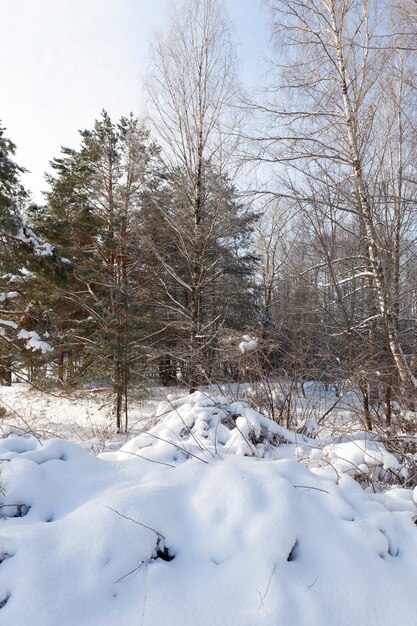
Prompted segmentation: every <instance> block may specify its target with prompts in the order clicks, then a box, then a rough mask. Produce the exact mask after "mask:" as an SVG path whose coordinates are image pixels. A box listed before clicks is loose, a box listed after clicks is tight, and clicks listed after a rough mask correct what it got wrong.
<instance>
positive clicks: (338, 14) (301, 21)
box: [256, 0, 417, 404]
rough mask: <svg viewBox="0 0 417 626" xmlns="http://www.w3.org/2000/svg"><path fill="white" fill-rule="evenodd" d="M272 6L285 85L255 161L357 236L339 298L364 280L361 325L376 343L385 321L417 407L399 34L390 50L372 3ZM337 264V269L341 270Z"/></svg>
mask: <svg viewBox="0 0 417 626" xmlns="http://www.w3.org/2000/svg"><path fill="white" fill-rule="evenodd" d="M268 5H269V6H270V8H271V11H272V15H273V18H274V22H273V24H274V26H273V27H274V37H275V41H276V43H277V50H279V52H280V55H281V56H280V60H279V61H278V62H277V63H276V68H277V69H278V76H279V79H278V81H279V82H278V84H277V83H276V82H275V83H274V85H273V88H272V90H271V93H272V92H273V96H274V97H273V98H272V97H271V98H269V101H268V102H267V103H266V104H265V105H264V106H263V110H264V112H266V113H267V114H268V123H269V128H268V129H267V130H266V132H265V135H264V136H259V137H258V144H257V145H258V146H260V148H259V151H258V153H257V155H256V157H257V158H258V159H259V160H261V161H262V160H264V161H269V162H275V163H279V164H281V168H280V173H281V175H280V181H281V190H280V191H279V192H278V193H281V194H282V195H286V197H291V198H292V199H293V201H294V205H296V206H298V208H299V209H300V210H303V211H305V212H310V213H311V212H312V211H313V209H314V210H317V209H318V210H319V211H320V212H321V214H322V216H323V217H325V218H326V220H328V221H329V222H330V223H333V224H339V225H340V227H341V228H348V229H349V230H350V231H351V232H352V233H354V234H355V236H356V237H357V241H358V245H357V264H356V267H355V269H354V270H353V274H352V275H351V276H344V277H341V276H340V273H339V272H337V271H333V275H332V281H333V283H334V286H335V288H337V289H336V291H337V290H339V296H338V298H339V300H340V297H343V296H342V295H341V291H340V287H341V285H342V284H346V282H350V283H353V282H358V281H360V282H361V283H362V285H363V287H364V289H367V290H368V292H369V294H370V296H369V304H368V310H367V314H366V315H365V317H364V319H363V320H362V324H365V325H367V326H368V329H369V342H370V345H371V343H372V341H374V340H375V337H376V332H377V327H376V325H375V320H377V323H378V326H379V327H380V328H381V331H382V333H383V336H384V337H385V340H386V344H387V347H388V350H389V353H390V358H391V359H392V361H393V363H394V364H395V369H396V371H397V373H398V376H399V378H400V379H401V381H402V385H403V387H404V388H405V390H406V394H407V396H408V398H409V401H410V404H413V400H414V395H415V391H416V389H417V381H416V378H415V377H414V375H413V372H412V370H411V367H410V363H409V360H408V359H407V358H406V356H405V353H404V349H403V345H402V341H401V338H400V334H399V326H398V317H399V304H400V296H399V289H400V274H399V272H400V270H399V268H400V262H401V254H402V250H401V245H400V239H401V234H402V232H403V231H402V229H403V226H404V216H405V215H406V214H407V212H406V210H405V209H406V207H407V206H409V204H408V203H409V202H410V199H411V198H412V195H413V191H412V190H411V189H408V191H407V193H406V186H405V185H404V180H405V175H404V172H405V169H407V166H406V165H405V164H404V162H403V156H404V150H403V149H404V146H405V141H404V124H405V120H406V116H407V114H410V115H411V116H413V111H412V108H408V109H407V113H406V114H404V112H405V108H404V103H405V100H404V97H403V92H402V91H401V89H402V87H401V81H400V80H399V81H398V82H396V84H395V86H394V87H392V86H391V96H389V94H388V91H387V81H388V72H389V71H391V69H392V66H393V57H394V56H395V55H396V54H397V49H396V47H395V46H396V45H397V46H399V42H398V41H397V42H395V41H394V38H393V37H391V38H390V42H391V45H390V46H383V45H382V44H381V41H383V40H384V38H383V36H384V35H385V34H386V29H387V23H386V22H382V21H381V18H382V16H383V12H384V9H387V6H388V5H387V3H385V2H375V1H374V0H358V1H357V2H351V1H350V0H296V1H293V0H291V1H290V0H269V2H268ZM284 98H285V99H284ZM388 101H389V102H388ZM388 104H389V106H388ZM387 111H391V112H390V113H389V114H387ZM387 119H389V120H390V122H389V124H388V126H387ZM271 125H273V131H272V132H271ZM394 136H395V140H394ZM395 142H396V146H395V145H394V144H395ZM401 150H403V152H401ZM394 155H395V158H394ZM390 157H391V158H390ZM389 163H390V166H391V171H390V172H389V168H388V164H389ZM283 165H285V166H286V171H285V173H284V174H282V169H283ZM407 165H408V167H409V163H408V164H407ZM383 189H385V191H386V193H385V196H383V191H382V190H383ZM383 197H384V202H383V201H382V198H383ZM346 218H348V222H349V223H347V222H346ZM330 261H331V262H330V264H328V267H329V269H330V268H332V267H333V268H334V267H335V262H334V260H330ZM339 262H340V261H339V260H338V263H339ZM373 352H374V353H376V350H373Z"/></svg>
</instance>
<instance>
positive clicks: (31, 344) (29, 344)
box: [17, 328, 53, 354]
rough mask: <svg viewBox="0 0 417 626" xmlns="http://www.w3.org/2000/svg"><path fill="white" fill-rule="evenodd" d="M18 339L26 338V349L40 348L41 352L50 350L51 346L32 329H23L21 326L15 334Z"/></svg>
mask: <svg viewBox="0 0 417 626" xmlns="http://www.w3.org/2000/svg"><path fill="white" fill-rule="evenodd" d="M17 337H18V339H27V341H26V346H25V347H26V349H27V350H32V351H34V350H40V351H41V352H42V354H45V352H52V350H53V348H52V346H50V345H49V343H47V342H46V341H42V339H41V338H40V336H39V335H38V333H37V332H36V331H34V330H25V329H24V328H22V329H21V330H20V331H19V332H18V335H17Z"/></svg>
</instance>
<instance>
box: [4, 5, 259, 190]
mask: <svg viewBox="0 0 417 626" xmlns="http://www.w3.org/2000/svg"><path fill="white" fill-rule="evenodd" d="M224 1H225V3H226V6H227V8H228V12H229V15H230V17H231V19H232V21H233V23H234V34H233V35H234V40H235V42H236V44H237V49H238V55H239V58H240V73H241V79H242V83H243V85H244V86H245V87H246V88H248V89H253V88H254V87H255V86H258V85H259V81H260V76H261V75H262V73H263V72H264V71H265V65H264V63H263V58H264V57H265V54H266V53H267V47H268V40H269V33H268V29H267V17H268V16H267V14H266V12H265V11H264V9H263V8H262V3H261V0H224ZM168 2H169V0H0V123H1V125H2V126H3V127H6V129H7V132H6V135H7V136H8V137H9V138H10V139H11V140H12V141H13V142H14V143H15V144H16V145H17V153H16V160H17V161H18V163H19V164H20V165H22V166H24V167H26V168H27V169H28V170H30V173H28V174H26V175H25V177H24V183H25V185H26V186H28V187H29V188H30V189H31V191H32V195H33V198H34V200H35V201H38V202H41V201H42V195H41V191H42V190H45V189H46V188H47V185H46V183H45V181H44V172H45V171H46V170H48V168H49V161H50V160H51V159H52V158H54V157H56V156H58V155H59V152H60V147H61V146H62V145H66V146H71V147H74V148H76V147H77V146H78V145H79V137H78V132H77V131H78V129H86V128H91V127H92V124H93V121H94V119H96V118H97V117H98V115H99V113H100V111H101V110H102V109H103V108H104V109H106V110H107V111H108V112H109V113H110V115H111V117H113V118H118V117H120V116H121V115H127V114H128V113H129V112H131V111H132V112H133V113H135V114H136V115H139V116H140V115H141V114H143V113H144V107H145V98H144V92H143V88H142V81H143V78H144V77H145V75H146V68H147V65H148V62H149V44H150V41H151V39H152V34H153V33H154V32H155V31H157V30H161V29H163V28H164V26H165V25H166V9H167V5H168Z"/></svg>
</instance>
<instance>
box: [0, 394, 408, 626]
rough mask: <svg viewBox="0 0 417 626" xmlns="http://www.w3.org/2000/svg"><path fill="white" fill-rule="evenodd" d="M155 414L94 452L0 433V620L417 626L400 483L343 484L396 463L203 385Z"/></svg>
mask: <svg viewBox="0 0 417 626" xmlns="http://www.w3.org/2000/svg"><path fill="white" fill-rule="evenodd" d="M158 412H159V420H160V421H159V422H158V424H156V425H155V426H154V428H152V429H151V430H150V431H149V432H147V433H143V434H142V435H140V436H138V437H136V438H134V439H132V440H131V441H129V442H128V443H127V444H126V445H125V446H123V447H122V448H120V449H119V450H114V451H109V452H105V453H103V454H101V455H99V456H98V457H96V456H94V455H92V454H91V453H89V452H88V451H86V450H85V449H83V448H81V447H79V446H76V445H75V444H71V443H68V442H65V441H63V440H50V441H44V442H40V441H37V440H35V439H30V438H24V437H17V436H9V437H8V438H6V439H3V440H2V441H0V485H1V488H2V490H3V495H1V496H0V624H1V625H3V624H4V625H6V624H7V625H9V624H13V626H29V625H30V626H55V625H57V624H59V625H60V626H75V625H77V626H78V625H81V626H97V625H100V626H110V625H111V626H114V624H123V625H124V626H138V625H143V626H168V625H169V626H177V625H178V626H180V625H181V626H196V625H198V626H220V625H221V626H229V625H230V626H232V625H238V626H258V625H259V626H261V625H262V626H273V625H274V624H277V625H278V624H279V625H280V626H294V625H297V626H336V625H338V626H348V625H349V626H360V625H362V624H367V626H384V625H387V626H392V625H393V624H400V623H407V624H417V617H416V615H415V605H414V588H415V578H416V576H417V527H416V525H415V523H414V517H415V515H416V513H417V509H416V505H415V503H414V500H413V492H412V491H411V490H408V489H400V488H392V489H389V490H388V491H386V492H383V493H373V492H371V491H369V490H365V489H363V488H362V487H361V486H360V485H359V484H358V482H357V481H355V480H354V478H353V473H354V471H356V469H355V468H357V467H358V463H359V465H361V464H362V465H364V467H366V468H367V469H368V471H370V468H371V466H372V464H374V465H375V466H378V467H379V468H381V470H383V471H390V468H391V466H392V465H395V463H396V460H395V458H394V457H393V458H390V455H389V454H388V453H386V454H382V452H381V450H379V456H378V455H377V453H378V449H377V443H375V442H374V441H372V440H371V441H369V442H367V441H366V440H365V439H360V437H359V439H358V440H357V441H356V442H352V441H350V442H345V443H344V442H339V443H338V444H337V445H336V444H334V445H333V444H331V443H329V442H325V445H323V446H321V448H320V449H319V447H318V445H317V441H315V440H310V439H308V438H307V437H302V436H298V435H295V434H294V433H290V432H289V431H286V430H285V429H282V428H280V427H279V426H278V425H277V424H275V423H273V422H270V421H269V420H267V419H266V418H265V417H263V416H261V415H259V414H258V413H256V412H255V411H252V410H251V409H250V408H249V407H248V406H247V405H245V404H244V403H234V404H229V403H228V401H227V400H226V399H224V398H208V397H206V396H204V395H203V394H201V393H196V394H193V395H192V396H189V397H187V398H184V399H182V400H179V401H176V402H174V403H173V404H169V403H166V404H163V405H161V406H160V407H159V411H158ZM350 445H353V449H352V451H351V452H350V453H349V448H348V446H350ZM338 446H339V447H338ZM340 446H341V447H342V448H340ZM341 450H342V451H341ZM349 454H350V457H349ZM332 455H333V457H332ZM343 455H346V458H345V457H343V459H342V458H341V457H342V456H343ZM296 457H298V458H299V459H301V460H303V459H304V462H300V461H299V460H296ZM353 457H354V458H353ZM330 458H333V460H334V463H333V464H330V463H329V459H330ZM349 459H351V461H350V460H349ZM307 461H308V463H307ZM338 463H339V465H338ZM307 465H308V466H307ZM400 469H401V468H398V467H397V468H396V471H400Z"/></svg>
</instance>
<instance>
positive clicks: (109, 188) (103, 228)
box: [40, 111, 158, 430]
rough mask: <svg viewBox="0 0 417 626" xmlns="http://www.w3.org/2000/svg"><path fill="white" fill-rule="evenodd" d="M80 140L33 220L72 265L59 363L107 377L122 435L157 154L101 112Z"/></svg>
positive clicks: (61, 161)
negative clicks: (146, 195)
mask: <svg viewBox="0 0 417 626" xmlns="http://www.w3.org/2000/svg"><path fill="white" fill-rule="evenodd" d="M80 134H81V146H80V148H79V149H78V150H74V149H69V148H63V149H62V156H61V157H60V158H57V159H54V160H53V161H52V162H51V165H52V169H53V170H54V175H52V176H48V182H49V183H50V186H51V190H50V192H49V193H48V196H47V197H48V212H47V214H46V215H43V216H41V219H40V221H41V222H42V223H43V228H44V231H43V232H45V233H46V232H48V231H49V232H54V233H55V236H56V240H57V241H58V242H59V244H60V245H61V246H62V250H63V253H64V254H65V255H66V256H67V257H68V258H69V260H70V261H71V262H72V263H73V264H74V266H75V270H74V271H73V272H72V275H71V284H70V286H69V288H68V289H66V290H65V292H64V300H65V303H66V306H65V307H63V311H62V316H61V319H62V327H61V332H62V334H63V335H64V336H65V338H66V339H65V343H66V345H67V347H66V354H65V355H64V357H63V361H65V362H67V363H68V366H69V367H70V368H71V370H74V369H77V370H78V374H79V375H81V376H82V377H84V378H86V379H92V378H94V377H99V378H103V375H105V376H108V375H109V376H110V379H111V382H112V384H113V386H114V391H115V393H116V421H117V427H118V429H119V430H120V429H121V428H122V426H123V427H124V428H125V429H127V423H128V397H127V389H128V383H129V380H130V379H131V377H132V375H133V374H134V372H135V371H137V368H138V364H139V362H140V360H141V357H143V354H144V353H143V348H142V339H143V336H144V332H145V326H146V324H145V321H146V320H145V312H144V310H143V303H144V300H145V296H144V292H145V290H146V281H147V277H146V272H145V271H144V266H145V264H144V258H143V246H142V244H141V219H142V218H141V213H142V195H143V192H144V188H145V187H147V186H148V185H149V184H150V181H151V179H152V178H153V176H154V172H153V162H154V158H155V157H156V155H157V152H158V149H157V147H156V146H155V145H153V144H152V143H151V142H150V140H149V133H148V132H147V131H146V130H145V129H144V128H143V127H142V126H141V125H140V124H139V122H138V120H137V119H135V118H134V117H133V116H130V117H128V118H126V117H123V118H121V120H120V121H119V122H118V123H117V124H116V123H114V122H112V120H111V119H110V117H109V115H108V114H107V113H106V112H105V111H103V112H102V115H101V117H100V119H98V120H97V121H96V122H95V124H94V128H93V129H92V130H85V131H82V132H81V133H80ZM123 414H124V424H123V425H122V415H123Z"/></svg>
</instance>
